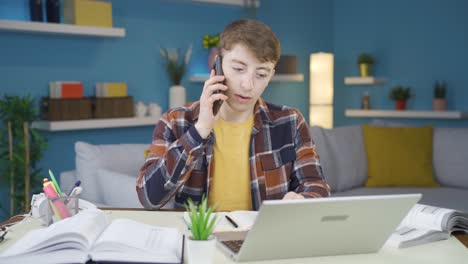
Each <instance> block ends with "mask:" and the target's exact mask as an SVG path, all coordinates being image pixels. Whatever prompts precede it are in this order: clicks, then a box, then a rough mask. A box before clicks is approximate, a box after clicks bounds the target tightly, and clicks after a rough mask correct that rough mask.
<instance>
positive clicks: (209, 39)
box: [202, 34, 220, 72]
mask: <svg viewBox="0 0 468 264" xmlns="http://www.w3.org/2000/svg"><path fill="white" fill-rule="evenodd" d="M219 40H220V35H219V34H215V35H210V34H205V36H203V40H202V44H203V47H204V48H205V49H208V50H210V53H209V55H208V72H210V71H211V69H212V68H213V65H214V60H215V58H216V55H218V52H219V51H218V47H219Z"/></svg>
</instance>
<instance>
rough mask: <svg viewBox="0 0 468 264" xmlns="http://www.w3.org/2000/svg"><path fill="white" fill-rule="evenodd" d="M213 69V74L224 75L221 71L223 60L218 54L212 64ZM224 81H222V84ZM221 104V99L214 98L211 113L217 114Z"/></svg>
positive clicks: (218, 91)
mask: <svg viewBox="0 0 468 264" xmlns="http://www.w3.org/2000/svg"><path fill="white" fill-rule="evenodd" d="M213 69H214V70H215V75H224V73H223V62H222V57H221V56H220V55H218V56H216V59H215V63H214V65H213ZM224 83H225V82H223V84H224ZM218 93H224V92H223V91H221V90H217V91H215V92H213V94H218ZM222 104H223V100H216V101H215V102H214V103H213V115H217V114H218V112H219V108H220V107H221V105H222Z"/></svg>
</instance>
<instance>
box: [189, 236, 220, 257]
mask: <svg viewBox="0 0 468 264" xmlns="http://www.w3.org/2000/svg"><path fill="white" fill-rule="evenodd" d="M186 242H187V258H188V263H189V264H212V263H214V253H215V250H216V239H215V237H214V236H210V237H209V238H208V240H193V239H192V237H189V238H188V239H187V240H186Z"/></svg>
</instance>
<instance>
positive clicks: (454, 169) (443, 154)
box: [434, 128, 468, 188]
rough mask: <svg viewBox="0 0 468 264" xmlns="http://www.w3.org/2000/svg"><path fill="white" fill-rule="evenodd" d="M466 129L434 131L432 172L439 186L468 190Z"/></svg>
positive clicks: (438, 129)
mask: <svg viewBox="0 0 468 264" xmlns="http://www.w3.org/2000/svg"><path fill="white" fill-rule="evenodd" d="M467 158H468V128H435V129H434V171H435V176H436V179H437V180H438V181H439V182H440V184H442V185H445V186H452V187H460V188H461V187H463V188H468V161H467Z"/></svg>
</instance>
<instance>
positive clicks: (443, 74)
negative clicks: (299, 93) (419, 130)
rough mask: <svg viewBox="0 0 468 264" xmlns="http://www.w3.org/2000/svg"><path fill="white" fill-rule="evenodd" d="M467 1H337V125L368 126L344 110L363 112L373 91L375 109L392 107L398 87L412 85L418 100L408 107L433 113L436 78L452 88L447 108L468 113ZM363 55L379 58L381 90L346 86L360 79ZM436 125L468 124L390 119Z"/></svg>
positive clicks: (334, 32) (334, 14) (378, 74)
mask: <svg viewBox="0 0 468 264" xmlns="http://www.w3.org/2000/svg"><path fill="white" fill-rule="evenodd" d="M466 25H468V1H464V0H448V1H444V0H411V1H406V0H392V1H389V0H388V1H384V0H379V1H375V0H353V1H347V0H335V1H334V8H333V34H334V35H333V46H334V52H335V124H336V125H337V126H342V125H348V124H356V123H363V122H368V121H369V120H368V119H356V118H346V117H345V116H344V111H345V109H349V108H360V100H361V99H360V97H361V94H362V92H364V91H369V92H370V95H371V107H372V108H374V109H393V108H394V106H393V101H391V100H390V99H389V98H388V93H389V90H390V88H392V87H393V86H394V85H397V84H402V85H408V86H410V87H411V88H412V92H413V93H414V94H415V96H414V97H413V98H412V99H410V101H409V106H408V108H409V109H414V110H431V109H432V97H433V85H434V81H435V80H445V81H446V82H447V84H448V94H447V99H448V108H449V110H465V111H467V110H468V89H467V86H468V74H466V61H467V59H468V49H467V48H466V47H468V35H467V34H466ZM360 52H370V53H372V54H374V55H375V57H376V60H377V63H376V65H375V75H376V76H382V77H386V78H387V79H388V82H387V83H385V84H384V85H381V86H376V87H366V86H345V85H344V83H343V79H344V77H345V76H357V75H358V66H357V64H356V58H357V56H358V54H359V53H360ZM391 121H397V122H406V123H412V124H433V125H437V126H464V127H466V126H468V121H467V120H462V121H460V120H452V121H440V120H391Z"/></svg>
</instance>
